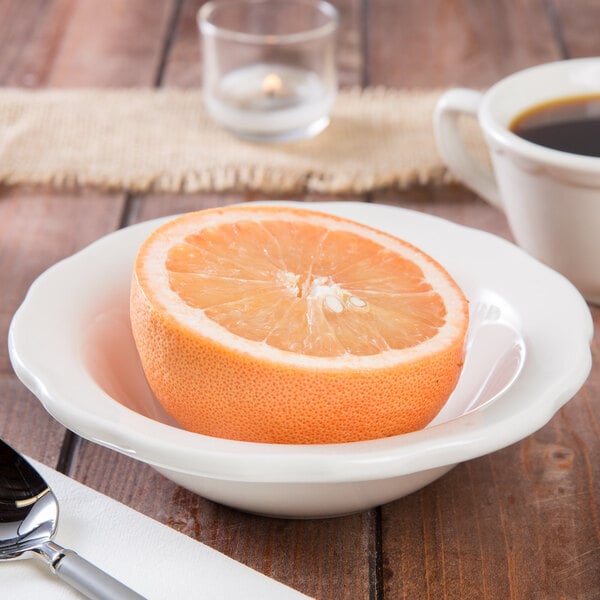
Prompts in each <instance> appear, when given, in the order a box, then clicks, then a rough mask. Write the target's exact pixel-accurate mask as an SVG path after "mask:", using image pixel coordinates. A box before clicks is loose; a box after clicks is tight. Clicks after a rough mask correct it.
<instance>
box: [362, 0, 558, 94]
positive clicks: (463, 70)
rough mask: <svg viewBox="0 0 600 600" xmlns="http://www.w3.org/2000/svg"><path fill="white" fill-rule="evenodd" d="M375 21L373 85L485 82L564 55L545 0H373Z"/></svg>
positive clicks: (477, 84) (371, 62) (371, 43)
mask: <svg viewBox="0 0 600 600" xmlns="http://www.w3.org/2000/svg"><path fill="white" fill-rule="evenodd" d="M368 28H369V39H368V61H369V62H368V66H369V83H370V84H371V85H393V86H397V87H404V88H411V87H417V88H418V87H425V88H431V87H446V86H455V85H467V86H472V87H482V86H489V85H490V84H492V83H493V82H495V81H497V80H498V79H500V78H502V77H504V76H505V75H508V74H509V73H511V72H513V71H517V70H519V69H523V68H525V67H528V66H531V65H534V64H537V63H540V62H547V61H550V60H557V59H559V58H561V54H560V46H559V44H558V43H557V41H556V39H555V38H554V31H553V27H552V23H551V21H550V19H549V17H548V16H547V14H546V10H545V4H544V1H543V0H515V1H513V2H497V1H496V0H485V1H482V0H429V1H428V2H422V1H421V0H402V2H396V1H395V0H371V1H370V3H369V17H368ZM532 32H535V35H532Z"/></svg>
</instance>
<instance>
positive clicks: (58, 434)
mask: <svg viewBox="0 0 600 600" xmlns="http://www.w3.org/2000/svg"><path fill="white" fill-rule="evenodd" d="M64 435H65V428H64V427H63V426H62V425H60V424H59V423H58V422H57V421H55V420H54V419H53V418H52V417H51V416H50V415H49V414H48V413H47V412H46V411H45V410H44V409H43V408H42V406H41V404H40V403H39V402H38V400H37V399H36V398H35V397H34V396H33V395H32V394H31V393H29V391H28V390H27V388H25V386H23V385H22V384H21V382H20V381H18V380H17V378H16V377H15V376H14V375H12V374H3V373H0V438H2V439H3V440H5V441H6V442H8V443H9V444H11V445H12V446H14V447H15V448H16V449H17V450H19V451H20V452H23V453H25V454H27V455H28V456H31V457H32V458H35V459H36V460H39V461H41V462H43V463H45V464H47V465H52V466H55V465H56V464H57V461H58V457H59V455H60V448H61V444H62V440H63V437H64Z"/></svg>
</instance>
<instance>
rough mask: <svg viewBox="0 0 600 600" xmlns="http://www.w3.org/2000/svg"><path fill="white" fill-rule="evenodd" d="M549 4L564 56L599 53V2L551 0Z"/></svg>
mask: <svg viewBox="0 0 600 600" xmlns="http://www.w3.org/2000/svg"><path fill="white" fill-rule="evenodd" d="M550 6H551V7H552V9H553V16H554V19H555V28H556V34H557V37H558V39H560V41H561V43H562V44H563V46H564V54H565V58H582V57H584V56H598V55H600V37H599V36H598V23H599V22H600V4H599V3H598V2H596V0H575V1H573V0H551V2H550Z"/></svg>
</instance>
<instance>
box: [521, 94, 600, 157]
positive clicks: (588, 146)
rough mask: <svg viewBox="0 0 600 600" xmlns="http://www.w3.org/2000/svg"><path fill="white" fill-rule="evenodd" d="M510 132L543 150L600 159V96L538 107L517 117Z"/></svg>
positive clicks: (564, 100)
mask: <svg viewBox="0 0 600 600" xmlns="http://www.w3.org/2000/svg"><path fill="white" fill-rule="evenodd" d="M510 130H511V131H512V132H513V133H515V134H517V135H518V136H519V137H522V138H524V139H526V140H528V141H530V142H533V143H534V144H539V145H540V146H546V147H547V148H552V149H554V150H561V151H562V152H570V153H572V154H581V155H585V156H598V157H600V94H597V95H587V96H573V97H569V98H559V99H556V100H552V101H550V102H545V103H543V104H538V105H536V106H533V107H532V108H529V109H527V110H526V111H524V112H522V113H521V114H520V115H518V116H517V117H516V118H515V119H514V120H513V121H512V123H511V125H510Z"/></svg>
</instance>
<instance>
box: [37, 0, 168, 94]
mask: <svg viewBox="0 0 600 600" xmlns="http://www.w3.org/2000/svg"><path fill="white" fill-rule="evenodd" d="M175 6H176V3H175V0H169V1H165V2H152V3H149V2H147V1H146V0H105V1H103V2H87V1H84V2H77V3H76V4H75V6H74V9H73V11H72V13H71V14H70V18H69V21H68V23H67V25H66V27H65V30H64V34H63V36H62V38H61V41H60V45H59V47H58V49H57V51H56V56H55V58H54V60H53V62H52V65H51V70H50V76H49V82H50V83H51V84H52V86H55V87H81V86H92V87H104V86H111V87H112V86H152V85H154V83H155V81H156V79H157V77H158V70H159V68H160V65H161V64H162V51H163V47H164V43H165V39H166V37H167V35H168V33H169V31H168V28H169V26H170V17H171V14H172V12H173V10H174V9H175Z"/></svg>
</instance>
